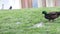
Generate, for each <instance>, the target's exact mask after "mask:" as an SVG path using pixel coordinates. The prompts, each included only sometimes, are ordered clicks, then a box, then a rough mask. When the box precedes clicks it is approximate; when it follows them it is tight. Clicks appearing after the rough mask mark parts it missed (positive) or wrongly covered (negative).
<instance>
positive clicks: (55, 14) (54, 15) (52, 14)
mask: <svg viewBox="0 0 60 34" xmlns="http://www.w3.org/2000/svg"><path fill="white" fill-rule="evenodd" d="M58 13H59V12H49V13H47V12H46V11H42V14H44V17H45V18H46V19H48V20H49V21H54V20H55V19H56V18H57V17H59V15H60V13H59V15H58Z"/></svg>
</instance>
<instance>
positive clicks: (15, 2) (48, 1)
mask: <svg viewBox="0 0 60 34" xmlns="http://www.w3.org/2000/svg"><path fill="white" fill-rule="evenodd" d="M10 6H12V9H21V8H40V7H56V6H58V7H59V6H60V0H0V9H9V7H10Z"/></svg>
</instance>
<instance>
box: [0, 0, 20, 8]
mask: <svg viewBox="0 0 60 34" xmlns="http://www.w3.org/2000/svg"><path fill="white" fill-rule="evenodd" d="M20 1H21V0H0V9H1V8H2V4H4V9H9V7H10V6H12V8H13V9H20V8H21V2H20Z"/></svg>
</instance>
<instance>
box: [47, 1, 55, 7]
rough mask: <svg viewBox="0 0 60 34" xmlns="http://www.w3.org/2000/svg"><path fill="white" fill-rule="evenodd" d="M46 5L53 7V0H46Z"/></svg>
mask: <svg viewBox="0 0 60 34" xmlns="http://www.w3.org/2000/svg"><path fill="white" fill-rule="evenodd" d="M46 6H47V7H54V0H46Z"/></svg>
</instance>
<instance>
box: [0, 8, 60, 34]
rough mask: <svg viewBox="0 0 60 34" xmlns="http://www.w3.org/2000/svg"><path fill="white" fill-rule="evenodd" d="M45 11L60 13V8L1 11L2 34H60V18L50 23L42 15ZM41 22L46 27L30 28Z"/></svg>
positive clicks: (0, 26) (0, 30)
mask: <svg viewBox="0 0 60 34" xmlns="http://www.w3.org/2000/svg"><path fill="white" fill-rule="evenodd" d="M43 10H46V11H47V12H50V11H60V8H32V9H20V10H18V9H17V10H0V34H60V17H59V18H57V19H56V20H55V21H54V22H49V21H48V20H46V19H45V18H44V15H43V14H42V11H43ZM40 22H43V23H44V27H39V28H37V27H36V28H30V27H32V26H33V25H34V24H37V23H40Z"/></svg>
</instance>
